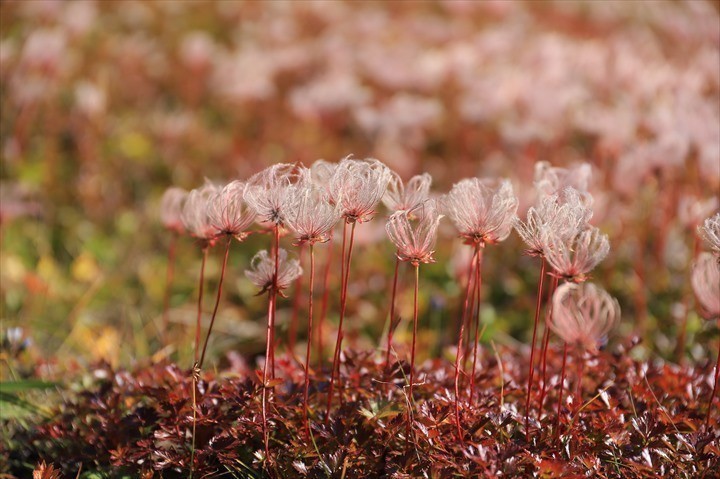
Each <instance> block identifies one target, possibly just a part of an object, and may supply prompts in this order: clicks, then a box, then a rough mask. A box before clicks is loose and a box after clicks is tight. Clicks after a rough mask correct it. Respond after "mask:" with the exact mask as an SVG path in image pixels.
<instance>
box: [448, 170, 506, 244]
mask: <svg viewBox="0 0 720 479" xmlns="http://www.w3.org/2000/svg"><path fill="white" fill-rule="evenodd" d="M444 207H445V211H446V212H447V214H448V217H449V218H450V219H451V220H452V222H453V223H454V224H455V227H456V228H457V229H458V231H460V236H461V237H463V238H464V239H465V240H466V242H467V243H470V244H479V245H481V246H483V245H485V244H486V243H490V244H492V243H498V242H500V241H502V240H504V239H505V238H507V237H508V235H509V234H510V230H511V229H512V224H513V218H514V217H515V212H516V211H517V207H518V199H517V197H516V196H515V193H514V192H513V187H512V184H511V183H510V181H509V180H505V179H503V180H500V181H497V180H492V179H480V178H468V179H464V180H462V181H460V182H459V183H456V184H455V185H453V187H452V189H451V190H450V192H449V193H448V194H447V195H445V197H444Z"/></svg>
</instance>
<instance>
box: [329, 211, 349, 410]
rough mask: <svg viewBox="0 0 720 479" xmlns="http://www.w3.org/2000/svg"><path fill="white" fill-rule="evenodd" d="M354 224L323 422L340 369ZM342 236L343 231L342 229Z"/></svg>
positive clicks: (342, 289) (345, 267)
mask: <svg viewBox="0 0 720 479" xmlns="http://www.w3.org/2000/svg"><path fill="white" fill-rule="evenodd" d="M355 224H356V223H352V225H351V227H350V240H349V241H348V250H347V258H346V265H345V266H344V267H343V272H344V278H343V281H342V287H341V290H340V320H339V322H338V334H337V339H336V340H335V354H333V366H332V372H331V375H330V387H329V389H328V401H327V403H328V404H327V411H326V412H325V423H327V422H328V419H329V418H330V409H331V408H332V397H333V385H334V382H335V375H336V373H339V369H340V364H339V362H340V349H341V347H342V340H343V334H342V327H343V320H344V319H345V307H346V305H347V286H348V279H349V277H350V274H349V273H350V260H351V259H352V249H353V241H354V238H355ZM343 236H344V231H343ZM339 383H340V378H339V374H338V387H340V384H339Z"/></svg>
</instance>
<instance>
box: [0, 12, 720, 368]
mask: <svg viewBox="0 0 720 479" xmlns="http://www.w3.org/2000/svg"><path fill="white" fill-rule="evenodd" d="M718 5H719V4H718V2H705V1H695V0H693V1H652V2H636V1H625V0H621V1H603V2H590V1H572V0H558V1H528V2H523V1H492V0H486V1H463V0H446V1H423V2H419V1H395V2H370V1H353V2H342V1H304V0H295V1H273V2H250V1H221V2H205V1H189V0H188V1H180V0H177V1H169V0H168V1H160V2H153V1H139V0H128V1H97V2H93V1H55V0H42V1H41V0H23V1H20V0H6V1H3V2H2V4H0V11H1V13H2V15H1V16H0V29H1V39H0V81H1V82H2V92H1V95H0V109H1V110H0V120H1V123H0V154H1V158H2V162H1V167H0V181H1V183H0V235H1V237H0V241H1V243H0V244H1V250H0V282H1V283H0V295H1V298H2V299H1V305H0V318H1V319H2V328H1V332H0V334H1V336H2V352H1V353H0V354H1V355H2V358H3V359H4V364H8V363H9V361H11V360H13V361H14V360H17V362H16V363H14V364H19V365H20V366H16V368H15V369H16V370H17V371H15V373H16V374H26V375H34V374H36V375H52V374H57V373H62V372H66V371H72V370H73V369H75V368H78V367H82V366H83V365H86V364H88V362H91V361H98V360H106V361H109V362H110V363H111V364H113V365H125V366H129V365H132V364H135V363H136V362H137V361H148V360H152V359H156V360H157V359H159V358H160V357H165V356H170V357H173V358H175V359H178V360H179V361H181V362H182V364H187V366H189V365H190V358H191V351H190V345H191V342H192V341H191V337H192V335H193V323H194V307H195V298H196V292H195V291H196V290H195V288H196V281H197V274H198V270H199V263H200V254H199V251H198V248H197V246H196V245H194V244H193V242H192V241H191V240H190V239H187V238H184V239H182V240H181V241H180V244H179V250H178V259H177V261H178V263H177V266H176V270H175V271H176V274H175V279H174V284H173V293H172V296H171V307H172V308H171V311H170V322H171V331H170V336H171V338H172V345H173V346H172V347H170V348H166V349H164V350H161V346H162V345H161V343H160V341H159V328H160V325H161V319H160V318H161V315H162V302H163V293H164V287H165V271H166V265H167V248H168V243H169V240H170V236H169V234H168V232H166V231H165V230H164V229H163V228H162V226H161V224H160V221H159V218H158V217H159V214H158V213H159V211H158V209H159V199H160V196H161V195H162V193H163V192H164V190H165V189H166V188H167V187H169V186H172V185H174V186H180V187H183V188H185V189H191V188H194V187H196V186H199V185H201V184H202V182H203V180H204V178H209V179H211V180H213V181H218V182H225V181H228V180H231V179H235V178H240V179H245V178H247V177H249V176H250V175H251V174H253V173H255V172H257V171H259V170H260V169H262V168H263V167H265V166H267V165H270V164H273V163H277V162H296V161H301V162H303V163H305V164H306V165H309V164H310V163H311V162H312V161H314V160H316V159H319V158H323V159H326V160H338V159H340V158H342V157H344V156H346V155H348V154H351V153H352V154H354V155H355V156H356V157H358V158H362V157H366V156H372V157H376V158H378V159H380V160H382V161H383V162H385V163H386V164H387V165H388V166H390V167H391V168H393V169H394V170H396V171H397V172H398V173H400V174H401V175H402V176H403V177H404V178H408V177H409V176H411V175H413V174H416V173H420V172H425V171H427V172H429V173H431V174H432V176H433V178H434V185H433V190H435V191H437V192H445V191H447V190H448V189H449V188H450V187H451V186H452V184H453V183H454V182H456V181H458V180H460V179H462V178H463V177H468V176H507V177H510V178H511V179H512V181H513V184H514V186H515V189H516V192H517V194H518V196H519V197H520V200H521V206H520V210H519V212H518V214H519V215H520V216H521V217H524V214H525V211H526V209H527V208H528V206H530V205H531V204H532V202H533V201H534V191H533V188H532V179H533V178H532V176H533V165H534V164H535V162H536V161H541V160H545V161H549V162H551V163H552V164H554V165H557V166H568V165H572V164H574V163H578V162H582V161H587V162H590V163H591V164H592V165H593V181H592V187H591V191H592V193H593V195H594V197H595V216H594V219H593V223H594V224H596V225H598V226H600V227H601V229H602V230H603V231H604V232H605V233H607V234H609V235H610V241H611V245H612V250H611V253H610V256H609V257H608V258H607V259H606V260H605V261H604V262H603V263H602V264H601V265H600V267H599V268H598V269H597V270H596V271H595V272H594V273H593V277H594V281H596V282H597V283H599V284H601V285H603V286H604V287H605V288H607V289H608V290H609V291H610V292H611V293H612V294H614V295H615V296H617V297H618V299H619V301H620V303H621V306H622V309H623V323H622V326H621V328H620V330H619V331H618V332H617V334H616V335H615V337H614V338H613V339H612V341H616V342H627V341H629V338H630V337H632V336H633V335H637V336H638V337H639V338H641V339H642V340H643V342H642V343H641V344H640V346H639V347H638V348H636V349H635V350H634V352H635V354H639V355H648V354H651V353H653V354H655V353H657V354H660V355H662V356H664V357H666V358H670V359H674V360H680V359H681V358H686V359H691V360H695V361H700V360H704V359H705V358H706V357H707V354H708V353H707V352H706V351H707V349H706V348H707V346H708V345H709V338H710V337H711V336H712V334H713V329H712V328H711V327H710V324H708V323H706V322H704V321H703V320H702V319H701V317H700V316H699V315H698V314H697V313H696V309H695V305H694V299H693V296H692V291H691V288H690V283H689V281H688V276H689V265H690V264H691V261H692V258H693V257H694V256H695V255H696V253H697V252H698V251H699V250H701V249H702V247H703V246H702V244H701V243H699V242H698V241H697V240H696V234H695V230H696V226H697V224H698V222H700V221H701V220H702V219H704V218H705V217H707V216H709V215H710V214H712V213H713V212H714V211H716V210H717V208H718V192H719V190H720V63H719V61H720V60H719V58H720V51H719V50H720V47H719V45H720V17H719V15H718V10H719V7H718ZM383 216H384V213H382V212H381V213H379V214H378V217H377V218H376V220H375V221H373V222H371V223H368V224H365V225H362V227H361V228H358V234H359V236H360V237H359V240H358V241H359V251H360V255H361V256H358V258H361V260H358V261H356V262H355V264H354V265H353V276H352V277H351V284H350V291H351V294H350V298H351V302H350V304H349V311H350V317H349V323H348V324H349V337H350V344H351V345H355V346H356V347H382V345H383V343H382V342H380V340H379V338H380V337H381V334H382V330H383V327H384V322H385V317H386V315H387V310H388V306H389V304H388V303H389V296H388V290H389V285H390V282H391V280H392V270H393V266H394V258H393V248H392V247H391V246H390V244H389V242H388V241H387V240H386V238H385V233H384V219H383ZM454 235H455V233H454V232H453V230H452V228H451V227H450V225H449V224H446V225H445V226H444V227H443V232H442V238H441V240H440V241H439V244H438V248H437V249H438V252H437V258H438V261H437V263H435V264H433V265H430V266H428V267H423V269H422V271H421V273H422V279H421V281H422V298H421V315H422V333H421V336H420V343H421V344H422V345H425V346H427V347H424V348H423V347H421V348H420V350H422V351H425V352H427V351H430V352H432V353H433V354H441V352H442V346H443V345H445V344H447V343H448V342H449V341H452V339H453V336H454V331H453V330H452V327H451V325H452V324H453V321H454V320H453V317H454V316H455V315H456V311H457V309H458V307H459V303H460V297H461V295H462V291H461V284H460V283H458V281H457V280H458V275H460V274H461V271H462V270H463V268H464V265H465V264H466V262H467V259H468V257H469V253H470V252H469V248H467V247H463V246H462V245H461V244H460V241H459V240H457V239H456V238H455V237H454ZM269 244H270V238H269V237H267V236H263V235H257V236H254V237H253V238H251V240H249V241H248V242H247V243H245V244H243V245H242V246H241V247H237V246H235V247H233V248H232V250H231V259H230V263H229V264H230V267H229V271H228V275H229V276H228V278H226V281H228V282H227V283H226V285H227V286H226V289H225V296H224V299H223V303H222V305H221V309H220V314H219V317H218V323H217V324H216V328H217V329H216V330H215V332H214V333H213V338H212V339H211V347H212V351H211V355H212V359H213V361H215V362H217V361H224V362H227V361H230V362H233V361H243V360H246V359H247V358H251V357H252V356H253V355H257V354H261V353H262V350H263V341H264V339H263V337H262V336H263V334H264V330H263V326H264V321H265V316H264V307H265V303H264V301H265V300H264V298H262V297H255V296H254V294H255V290H254V288H253V287H252V286H251V285H250V283H249V281H247V280H246V279H245V277H244V275H243V270H244V269H245V267H246V266H247V264H248V260H249V258H250V257H251V256H252V255H253V254H254V253H255V252H256V251H257V250H259V249H262V248H267V247H269ZM283 245H284V247H286V248H291V241H290V239H289V238H287V239H284V240H283ZM523 250H524V245H523V244H522V242H521V241H520V239H519V238H518V237H517V235H515V234H513V235H511V237H510V238H509V239H508V240H507V241H505V242H504V243H502V244H500V245H497V246H492V247H489V248H488V251H487V253H486V255H485V258H486V261H485V265H484V272H483V275H484V277H485V281H484V286H483V287H484V290H483V295H484V302H483V321H484V322H485V323H486V324H487V330H486V332H485V335H484V340H485V341H488V340H490V339H492V340H494V341H495V342H496V343H502V344H507V345H519V344H520V343H527V342H528V341H529V338H530V333H531V324H532V316H533V308H534V299H535V296H534V295H535V288H536V281H537V274H538V270H539V266H538V261H537V260H536V259H533V258H529V257H526V256H523V254H522V252H523ZM327 251H328V250H327V249H323V247H319V248H318V262H319V267H322V265H323V264H324V261H326V257H327ZM220 254H221V251H219V250H214V251H212V252H211V260H210V262H209V265H208V270H207V278H208V286H207V291H208V293H207V296H206V301H205V306H206V309H208V310H209V309H210V308H211V307H212V299H213V297H214V293H215V291H214V288H215V285H216V284H217V277H218V275H219V266H220ZM336 256H337V253H336ZM338 264H339V263H338V262H337V258H336V263H335V266H338ZM333 271H334V272H333V274H334V275H335V276H337V274H338V273H337V271H335V270H333ZM406 273H409V271H407V272H406ZM403 281H404V284H405V285H406V287H403V292H402V294H401V298H400V311H401V314H403V315H404V317H405V318H407V317H408V316H409V314H410V311H411V304H410V301H411V299H412V297H411V296H412V291H410V290H408V287H409V286H410V277H409V275H405V279H404V280H403ZM336 283H337V278H336V277H331V285H334V284H336ZM333 291H337V288H336V287H333ZM290 293H291V297H292V294H293V293H292V291H290ZM304 298H305V296H304V295H303V299H304ZM337 302H338V298H336V297H335V296H332V295H331V308H330V315H329V318H330V319H331V320H332V319H333V318H334V317H335V316H336V308H335V307H334V305H335V304H337ZM302 303H303V304H304V300H303V301H302ZM303 307H304V306H303ZM291 310H292V300H291V299H290V300H286V301H284V302H282V303H281V304H280V313H279V314H280V319H279V321H280V327H281V329H286V328H287V324H288V318H289V316H290V315H291V314H292V313H291ZM300 311H301V313H300V317H301V318H303V317H304V316H303V313H302V311H303V309H302V308H301V310H300ZM405 325H406V323H402V324H401V325H400V331H399V332H398V333H397V335H396V337H397V339H398V341H399V342H400V343H402V342H403V341H404V339H405V338H406V337H407V336H406V335H405V334H406V333H404V331H405V329H406V327H405ZM301 330H302V328H301ZM715 332H716V330H715ZM330 333H331V331H330V328H328V336H329V335H330ZM682 335H686V340H685V341H683V342H680V343H678V341H677V338H678V337H682ZM679 344H681V345H682V344H687V348H686V349H685V348H683V347H682V346H678V345H679ZM153 355H154V356H153ZM0 371H2V374H3V377H5V375H6V374H7V371H6V370H5V367H4V365H3V366H0Z"/></svg>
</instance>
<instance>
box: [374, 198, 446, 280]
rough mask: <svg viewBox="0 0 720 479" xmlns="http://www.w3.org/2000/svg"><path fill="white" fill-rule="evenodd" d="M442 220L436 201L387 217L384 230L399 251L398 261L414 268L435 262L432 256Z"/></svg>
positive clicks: (427, 201)
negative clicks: (406, 262) (409, 264)
mask: <svg viewBox="0 0 720 479" xmlns="http://www.w3.org/2000/svg"><path fill="white" fill-rule="evenodd" d="M414 218H417V219H414ZM442 218H443V215H441V214H440V212H439V210H438V207H437V202H436V200H425V201H424V202H422V203H421V204H420V205H418V206H416V207H415V208H414V209H413V210H410V211H407V210H400V211H397V212H395V213H393V214H392V215H391V216H390V218H389V219H388V221H387V224H386V225H385V229H386V231H387V234H388V236H389V237H390V240H391V241H392V242H393V243H394V244H395V246H396V247H397V249H398V258H400V261H409V262H410V263H411V264H412V265H413V266H418V265H419V264H420V263H433V262H435V259H434V258H433V253H434V252H435V243H436V242H437V232H438V226H439V224H440V220H441V219H442Z"/></svg>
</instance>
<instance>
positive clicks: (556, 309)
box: [550, 283, 620, 351]
mask: <svg viewBox="0 0 720 479" xmlns="http://www.w3.org/2000/svg"><path fill="white" fill-rule="evenodd" d="M619 320H620V305H619V304H618V302H617V300H616V299H615V298H613V297H612V296H610V295H609V294H608V293H607V292H606V291H605V290H604V289H602V288H600V287H599V286H596V285H594V284H593V283H582V284H576V283H565V284H563V285H561V286H560V287H559V288H558V289H557V290H556V291H555V294H554V295H553V310H552V318H551V321H550V327H551V328H552V330H553V331H554V332H555V333H556V334H557V335H558V336H560V338H562V340H563V341H565V342H566V343H568V344H569V345H571V346H574V347H577V348H582V349H585V350H590V351H597V349H598V347H599V346H602V345H603V344H605V342H606V341H607V335H608V333H609V332H610V330H612V329H613V327H615V325H616V324H617V323H618V322H619Z"/></svg>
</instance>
